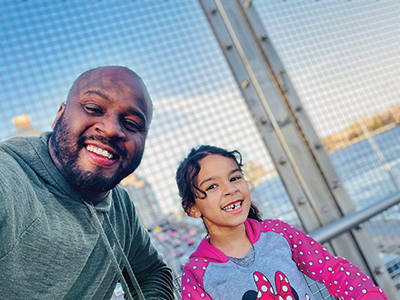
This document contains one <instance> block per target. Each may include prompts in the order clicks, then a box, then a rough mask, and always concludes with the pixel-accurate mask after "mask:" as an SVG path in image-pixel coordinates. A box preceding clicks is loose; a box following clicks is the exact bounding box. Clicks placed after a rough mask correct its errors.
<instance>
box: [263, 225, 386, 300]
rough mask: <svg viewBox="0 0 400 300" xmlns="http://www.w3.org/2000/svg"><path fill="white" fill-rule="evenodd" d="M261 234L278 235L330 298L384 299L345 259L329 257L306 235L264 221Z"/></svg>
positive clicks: (384, 296) (370, 281) (305, 271)
mask: <svg viewBox="0 0 400 300" xmlns="http://www.w3.org/2000/svg"><path fill="white" fill-rule="evenodd" d="M261 225H262V228H263V231H264V232H265V231H274V232H276V233H279V234H281V235H282V236H283V237H284V238H285V239H286V240H287V241H288V243H289V245H290V247H291V249H292V259H293V260H294V261H295V262H296V264H297V267H298V269H299V270H300V271H301V272H302V273H304V274H305V275H307V276H308V277H310V278H311V279H313V280H316V281H318V282H320V283H323V284H325V286H326V287H327V289H328V291H329V292H330V293H331V295H333V296H335V297H339V298H340V299H345V300H352V299H353V300H354V299H359V300H361V299H362V300H367V299H370V300H378V299H381V300H383V299H386V300H387V297H386V295H385V293H384V292H383V291H382V289H380V288H379V287H377V286H375V285H374V283H373V281H372V280H371V279H370V278H369V277H368V276H367V275H366V274H364V273H363V272H361V270H360V269H359V268H357V267H356V266H354V265H353V264H351V263H350V262H349V261H348V260H346V259H344V258H342V257H337V256H333V255H331V254H330V253H329V252H328V251H327V249H325V248H324V247H323V246H322V245H321V244H320V243H318V242H317V241H315V240H314V239H313V238H311V237H310V236H309V235H307V234H305V233H304V232H302V231H300V230H298V229H296V228H294V227H293V226H291V225H289V224H287V223H285V222H282V221H279V220H265V221H263V222H262V223H261Z"/></svg>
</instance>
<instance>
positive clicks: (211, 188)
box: [206, 184, 217, 191]
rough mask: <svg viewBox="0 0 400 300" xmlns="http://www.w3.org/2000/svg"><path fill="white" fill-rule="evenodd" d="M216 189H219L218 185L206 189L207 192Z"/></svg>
mask: <svg viewBox="0 0 400 300" xmlns="http://www.w3.org/2000/svg"><path fill="white" fill-rule="evenodd" d="M216 187H217V185H216V184H212V185H210V186H209V187H208V188H207V189H206V191H209V190H213V189H215V188H216Z"/></svg>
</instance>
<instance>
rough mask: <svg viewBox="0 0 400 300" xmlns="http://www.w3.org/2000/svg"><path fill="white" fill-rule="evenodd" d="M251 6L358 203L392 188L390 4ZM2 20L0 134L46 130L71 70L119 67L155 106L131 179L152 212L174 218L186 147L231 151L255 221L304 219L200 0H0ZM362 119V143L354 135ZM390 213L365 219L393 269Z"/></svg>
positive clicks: (394, 220) (395, 95)
mask: <svg viewBox="0 0 400 300" xmlns="http://www.w3.org/2000/svg"><path fill="white" fill-rule="evenodd" d="M254 5H256V7H257V10H258V12H259V14H260V17H261V19H262V20H263V22H264V26H265V27H266V29H267V32H268V35H269V36H270V37H271V39H272V40H273V43H274V46H275V47H276V49H277V51H278V54H279V56H280V57H281V59H282V61H283V62H284V64H285V68H286V69H287V71H288V73H289V75H290V77H291V80H292V82H293V83H294V85H295V87H296V89H297V91H298V93H299V96H300V98H301V100H302V102H303V103H304V106H305V107H306V109H307V111H308V114H309V116H310V118H311V120H312V121H313V123H314V125H315V128H316V130H317V132H318V133H319V135H320V136H321V138H323V140H324V143H325V146H326V148H327V149H328V150H329V151H330V152H331V159H332V161H333V163H334V164H335V167H336V168H337V171H338V173H339V176H340V177H341V179H342V180H343V182H344V185H345V187H346V189H347V190H348V192H349V194H350V196H351V198H352V199H353V201H354V202H355V204H356V205H357V208H361V207H364V206H365V205H367V204H369V203H373V202H374V201H378V200H379V199H380V198H382V197H384V196H385V195H389V194H390V193H391V192H393V191H394V190H395V189H397V188H398V186H397V182H400V178H399V176H400V165H399V161H400V160H399V156H398V154H397V153H399V152H398V150H399V149H398V147H399V146H398V145H400V143H399V139H400V135H399V129H398V127H396V125H397V123H398V122H399V120H400V119H399V117H400V115H399V114H398V113H397V110H396V109H397V106H396V105H397V103H398V100H399V94H400V93H399V87H398V85H397V82H396V78H399V76H398V75H399V70H400V68H399V62H398V59H397V56H396V55H398V45H399V43H398V42H399V36H398V34H397V27H396V26H397V24H398V7H397V6H396V5H395V3H394V2H385V1H376V2H374V1H370V2H359V1H351V2H350V1H329V2H327V1H308V2H304V1H302V2H301V3H300V2H298V3H297V2H296V3H294V2H292V1H254ZM0 17H1V19H0V40H1V41H2V44H1V48H0V53H1V55H0V93H1V95H2V96H1V101H0V127H1V128H2V130H1V131H0V139H6V138H7V137H10V136H13V135H38V134H39V133H40V132H44V131H49V130H51V124H52V122H53V120H54V117H55V115H56V112H57V109H58V107H59V105H60V103H61V102H63V101H65V99H66V95H67V93H68V89H69V87H70V86H71V84H72V82H73V80H74V79H75V78H76V77H77V76H78V75H79V74H80V73H82V72H84V71H86V70H88V69H91V68H94V67H97V66H103V65H123V66H127V67H130V68H131V69H133V70H134V71H136V72H137V73H138V74H139V75H140V76H141V77H142V78H143V80H144V82H145V83H146V85H147V87H148V89H149V92H150V95H151V96H152V99H153V103H154V116H153V121H152V124H151V128H150V132H149V136H148V141H147V144H146V151H145V155H144V159H143V162H142V164H141V166H140V167H139V169H138V170H137V172H135V175H136V176H137V178H138V179H139V181H142V182H145V186H146V187H150V188H151V190H152V192H151V193H150V195H151V196H150V198H151V199H150V200H151V201H150V202H152V203H153V200H155V201H156V202H157V205H158V206H159V207H158V208H157V210H156V211H157V212H159V211H162V213H163V215H165V216H172V217H173V218H175V217H176V216H178V217H179V218H180V217H182V216H183V212H182V209H181V208H180V203H179V202H180V200H179V197H178V194H177V189H176V185H175V180H174V177H175V171H176V168H177V166H178V164H179V162H180V161H181V160H182V159H183V158H184V156H185V155H186V154H187V153H188V151H189V150H190V149H191V148H192V147H196V146H199V145H201V144H212V145H217V146H220V147H224V148H228V149H230V150H233V149H238V150H239V151H241V152H242V154H243V156H244V162H245V171H246V176H247V178H248V180H249V182H250V183H251V193H252V197H253V201H254V202H255V203H256V204H257V205H258V206H259V208H260V210H261V212H262V213H263V217H264V218H280V219H282V220H284V221H286V222H288V223H291V224H293V225H295V226H296V227H298V228H301V223H300V221H299V218H298V217H297V215H296V213H295V211H294V208H293V206H292V204H291V202H290V199H289V197H288V195H287V193H286V191H285V188H284V186H283V184H282V182H281V180H280V178H279V176H278V174H277V172H276V170H275V168H274V166H273V164H272V162H271V159H270V157H269V154H268V152H267V150H266V148H265V145H264V144H263V142H262V140H261V138H260V136H259V134H258V131H257V129H256V126H255V125H254V122H253V119H252V116H251V115H250V113H249V112H248V109H247V107H246V104H245V102H244V101H243V99H242V96H241V94H240V91H239V88H238V87H237V86H236V83H235V80H234V79H233V77H232V75H231V73H230V69H229V67H228V65H227V64H226V61H225V58H224V56H223V55H222V53H221V50H220V49H219V46H218V44H217V42H216V40H215V38H214V35H213V32H212V30H211V29H210V26H209V25H208V23H207V20H206V18H205V16H204V14H203V11H202V9H201V8H200V5H199V4H198V2H197V1H160V0H147V1H144V0H142V1H139V0H138V1H94V0H92V1H84V2H83V1H77V0H76V1H72V0H65V1H35V2H34V1H2V5H1V8H0ZM396 22H397V23H396ZM396 76H397V77H396ZM378 113H379V114H381V115H380V116H381V117H380V118H378V117H375V115H377V114H378ZM385 113H386V115H385ZM363 117H365V118H363ZM360 120H361V121H362V122H364V123H365V126H366V127H367V130H368V131H369V132H370V135H371V137H372V138H371V139H372V140H371V139H364V140H362V138H363V136H365V133H364V131H362V128H361V127H362V125H357V122H358V124H361V123H360ZM352 122H354V123H352ZM352 124H353V125H354V131H350V129H349V128H350V127H351V126H352ZM383 125H385V126H383ZM357 130H358V131H357ZM350 137H352V138H351V139H350ZM332 141H334V143H333V142H332ZM374 143H375V144H376V145H377V146H378V148H379V149H380V150H379V151H380V152H381V154H382V155H379V154H378V152H377V151H376V147H374V146H373V145H374ZM339 144H340V145H342V146H341V147H339V146H338V145H339ZM343 146H347V147H345V148H343ZM339 148H340V149H339ZM382 156H383V158H384V160H382V159H381V157H382ZM360 157H361V158H362V159H361V160H359V159H356V158H360ZM385 166H386V167H385ZM387 166H389V170H390V172H389V171H388V168H387ZM360 182H361V183H363V184H360ZM136 187H137V186H136ZM135 201H137V202H140V201H141V199H139V197H135ZM140 205H141V204H138V206H140ZM143 205H148V204H146V203H145V204H143ZM398 212H399V208H398V207H395V208H393V209H392V210H390V211H389V212H385V214H382V215H381V216H378V217H376V218H375V219H373V220H371V221H370V222H369V223H368V224H369V225H368V228H369V229H370V232H378V233H379V234H378V235H377V234H375V236H378V237H377V238H376V242H377V243H378V245H380V244H381V246H380V247H381V250H382V251H381V252H382V253H384V255H385V259H386V260H387V261H388V264H387V267H388V268H391V269H393V270H394V271H393V272H392V273H391V274H393V276H394V278H398V277H399V276H398V274H399V272H398V266H399V260H398V255H399V253H398V245H397V244H396V243H393V241H395V240H396V239H393V237H398V235H399V232H400V230H399V229H398V228H397V227H396V226H397V224H398V217H394V215H396V214H397V215H398ZM156 215H160V214H159V213H157V214H156ZM186 218H187V217H182V219H186ZM163 221H165V219H164V218H160V222H163ZM188 222H190V221H188ZM156 223H157V222H155V223H151V224H150V225H149V227H154V226H155V224H156ZM190 224H191V223H190ZM376 224H378V225H376ZM201 225H202V224H201ZM379 226H380V227H379ZM382 231H383V232H384V233H382ZM397 240H400V239H398V238H397ZM379 243H380V244H379ZM396 247H397V248H396ZM392 248H393V249H394V250H390V249H392ZM190 249H192V248H187V250H188V251H189V250H190ZM185 250H186V249H185ZM163 251H165V249H163ZM167 251H169V250H168V249H167ZM396 251H397V252H396ZM170 263H171V265H175V262H170ZM396 268H397V269H396ZM177 272H178V273H180V269H179V267H177ZM176 284H177V285H179V284H178V281H177V282H176ZM323 297H325V296H323ZM322 299H326V298H322Z"/></svg>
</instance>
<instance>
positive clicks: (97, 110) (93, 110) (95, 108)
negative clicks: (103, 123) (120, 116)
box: [85, 105, 103, 115]
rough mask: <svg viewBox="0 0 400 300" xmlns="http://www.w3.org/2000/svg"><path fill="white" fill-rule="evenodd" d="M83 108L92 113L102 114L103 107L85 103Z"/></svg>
mask: <svg viewBox="0 0 400 300" xmlns="http://www.w3.org/2000/svg"><path fill="white" fill-rule="evenodd" d="M85 110H86V111H87V112H88V113H89V114H92V115H102V114H103V109H102V108H101V107H99V106H96V105H86V106H85Z"/></svg>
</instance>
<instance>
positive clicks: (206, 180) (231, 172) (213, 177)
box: [199, 168, 242, 187]
mask: <svg viewBox="0 0 400 300" xmlns="http://www.w3.org/2000/svg"><path fill="white" fill-rule="evenodd" d="M236 172H242V170H240V168H236V169H233V170H232V171H230V172H229V175H232V174H233V173H236ZM215 178H216V176H211V177H209V178H206V179H204V180H203V181H202V182H200V184H199V187H201V186H202V185H203V184H204V183H206V182H208V181H212V180H214V179H215Z"/></svg>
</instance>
